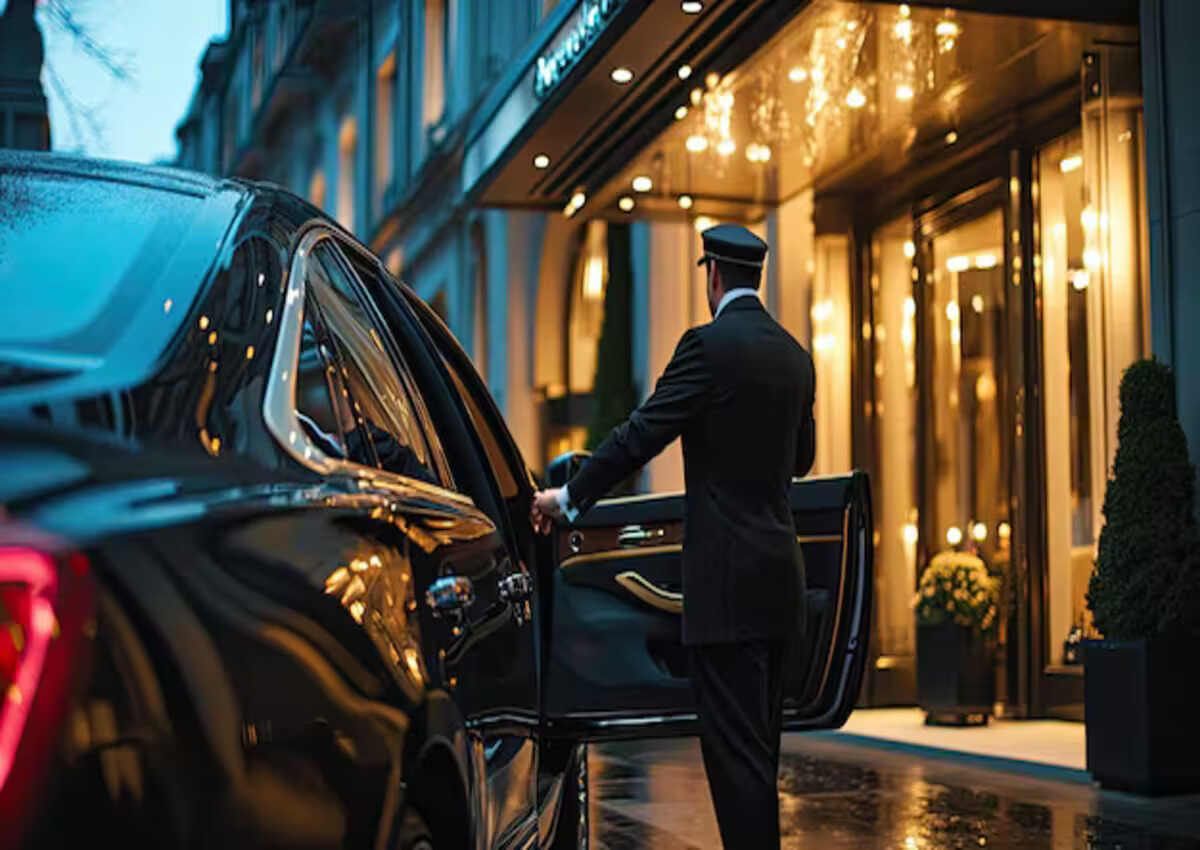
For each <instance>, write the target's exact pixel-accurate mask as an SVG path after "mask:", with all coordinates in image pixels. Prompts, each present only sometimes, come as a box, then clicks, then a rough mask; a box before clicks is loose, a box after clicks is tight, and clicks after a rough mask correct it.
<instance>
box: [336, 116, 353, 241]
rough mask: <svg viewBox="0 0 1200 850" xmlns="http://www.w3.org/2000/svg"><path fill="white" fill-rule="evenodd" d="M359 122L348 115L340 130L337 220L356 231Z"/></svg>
mask: <svg viewBox="0 0 1200 850" xmlns="http://www.w3.org/2000/svg"><path fill="white" fill-rule="evenodd" d="M357 153H358V124H357V123H356V122H355V120H354V118H353V117H350V116H347V117H346V118H345V119H343V121H342V127H341V129H340V130H339V131H338V174H337V220H338V221H339V222H340V223H341V225H342V227H344V228H346V229H347V230H349V231H351V232H354V226H355V220H354V187H355V181H356V180H357V179H358V173H357V169H356V168H355V163H356V160H357Z"/></svg>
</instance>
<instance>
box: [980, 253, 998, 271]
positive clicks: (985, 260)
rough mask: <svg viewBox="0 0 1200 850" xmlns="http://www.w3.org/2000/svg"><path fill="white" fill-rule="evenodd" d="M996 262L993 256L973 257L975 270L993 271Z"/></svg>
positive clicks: (981, 255)
mask: <svg viewBox="0 0 1200 850" xmlns="http://www.w3.org/2000/svg"><path fill="white" fill-rule="evenodd" d="M998 262H999V260H997V259H996V255H995V254H976V255H975V268H977V269H994V268H995V267H996V264H997V263H998Z"/></svg>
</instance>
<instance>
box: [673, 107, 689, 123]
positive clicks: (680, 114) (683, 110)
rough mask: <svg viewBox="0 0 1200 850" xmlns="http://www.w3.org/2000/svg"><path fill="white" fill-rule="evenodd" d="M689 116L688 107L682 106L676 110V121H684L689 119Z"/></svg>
mask: <svg viewBox="0 0 1200 850" xmlns="http://www.w3.org/2000/svg"><path fill="white" fill-rule="evenodd" d="M687 114H688V108H687V107H686V106H681V107H679V108H678V109H676V110H675V120H676V121H682V120H683V119H684V118H687Z"/></svg>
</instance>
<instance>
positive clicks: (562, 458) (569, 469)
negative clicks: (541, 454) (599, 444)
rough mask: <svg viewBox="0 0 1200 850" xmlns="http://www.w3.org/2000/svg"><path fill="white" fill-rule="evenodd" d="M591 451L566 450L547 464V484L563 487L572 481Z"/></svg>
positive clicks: (590, 454)
mask: <svg viewBox="0 0 1200 850" xmlns="http://www.w3.org/2000/svg"><path fill="white" fill-rule="evenodd" d="M591 456H592V453H591V452H564V453H563V454H560V455H559V456H558V457H556V458H555V459H554V460H552V461H550V463H548V464H546V485H547V486H549V487H561V486H563V485H564V484H566V483H567V482H568V481H570V480H571V479H572V478H573V477H574V476H575V473H576V472H578V471H579V467H581V466H583V462H584V461H585V460H587V459H588V458H589V457H591Z"/></svg>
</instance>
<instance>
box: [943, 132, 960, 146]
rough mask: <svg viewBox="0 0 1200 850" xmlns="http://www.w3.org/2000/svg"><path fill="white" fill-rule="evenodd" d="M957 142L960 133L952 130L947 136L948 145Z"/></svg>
mask: <svg viewBox="0 0 1200 850" xmlns="http://www.w3.org/2000/svg"><path fill="white" fill-rule="evenodd" d="M957 141H958V133H956V132H955V131H954V130H951V131H950V132H949V133H947V134H946V144H948V145H952V144H954V143H955V142H957Z"/></svg>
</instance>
